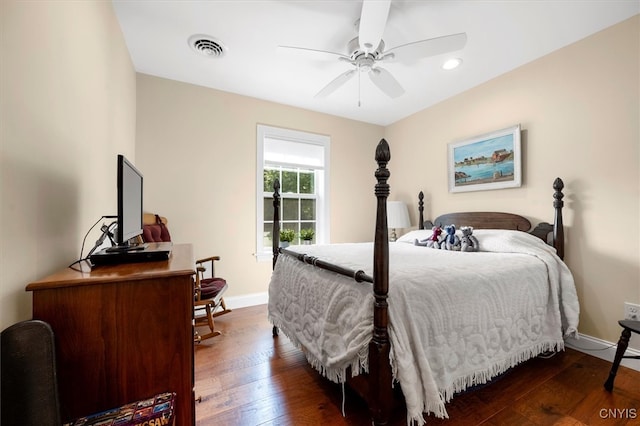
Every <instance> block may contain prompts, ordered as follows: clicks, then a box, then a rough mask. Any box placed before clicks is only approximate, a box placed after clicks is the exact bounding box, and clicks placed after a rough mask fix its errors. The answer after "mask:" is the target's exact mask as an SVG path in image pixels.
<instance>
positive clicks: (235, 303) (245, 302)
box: [224, 291, 269, 309]
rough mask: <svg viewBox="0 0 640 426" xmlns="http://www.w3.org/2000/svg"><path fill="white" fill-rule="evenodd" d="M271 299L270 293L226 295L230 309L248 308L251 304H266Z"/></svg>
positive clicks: (225, 301)
mask: <svg viewBox="0 0 640 426" xmlns="http://www.w3.org/2000/svg"><path fill="white" fill-rule="evenodd" d="M268 300H269V293H267V292H266V291H265V292H263V293H253V294H245V295H244V296H228V297H227V296H224V303H225V304H226V305H227V308H229V309H239V308H247V307H249V306H256V305H265V304H266V303H267V302H268Z"/></svg>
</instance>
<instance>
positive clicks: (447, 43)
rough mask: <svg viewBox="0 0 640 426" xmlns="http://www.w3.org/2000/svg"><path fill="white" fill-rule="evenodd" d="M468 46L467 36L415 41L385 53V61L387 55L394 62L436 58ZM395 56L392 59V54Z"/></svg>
mask: <svg viewBox="0 0 640 426" xmlns="http://www.w3.org/2000/svg"><path fill="white" fill-rule="evenodd" d="M466 44H467V34H466V33H459V34H451V35H447V36H442V37H436V38H430V39H427V40H420V41H414V42H412V43H407V44H403V45H400V46H397V47H394V48H392V49H389V50H387V51H386V52H385V60H386V59H387V55H389V56H390V58H389V59H394V60H396V61H397V60H412V59H420V58H427V57H429V56H436V55H440V54H443V53H447V52H454V51H456V50H460V49H462V48H463V47H464V46H465V45H466ZM391 53H392V54H393V56H392V57H391V55H390V54H391Z"/></svg>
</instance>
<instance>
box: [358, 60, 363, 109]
mask: <svg viewBox="0 0 640 426" xmlns="http://www.w3.org/2000/svg"><path fill="white" fill-rule="evenodd" d="M360 74H361V73H360V64H358V108H360V91H361V87H362V84H360V78H361V77H360Z"/></svg>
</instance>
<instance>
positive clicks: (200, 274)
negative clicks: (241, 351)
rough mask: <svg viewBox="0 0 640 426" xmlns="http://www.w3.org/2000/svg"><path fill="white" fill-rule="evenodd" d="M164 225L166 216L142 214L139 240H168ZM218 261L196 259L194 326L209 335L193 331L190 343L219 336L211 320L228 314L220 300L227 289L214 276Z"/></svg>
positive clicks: (225, 285) (224, 281)
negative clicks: (141, 228)
mask: <svg viewBox="0 0 640 426" xmlns="http://www.w3.org/2000/svg"><path fill="white" fill-rule="evenodd" d="M167 223H168V221H167V218H166V217H162V216H159V215H156V214H150V213H145V214H144V216H143V225H144V229H143V234H142V239H143V241H144V242H163V241H171V234H170V233H169V229H168V228H167ZM218 260H220V256H210V257H206V258H204V259H198V260H196V275H195V279H194V300H193V305H194V319H195V326H196V327H199V326H208V327H209V332H208V333H206V334H203V335H200V333H199V332H198V331H197V330H194V336H193V340H194V342H195V343H200V342H201V341H202V340H204V339H209V338H211V337H215V336H219V335H220V334H221V333H220V332H219V331H217V330H216V329H215V326H214V322H213V318H214V317H217V316H220V315H224V314H226V313H229V312H231V309H228V308H227V306H226V305H225V303H224V299H223V298H222V295H223V294H224V292H225V291H226V290H227V288H228V285H227V281H226V280H225V279H224V278H220V277H217V276H216V275H215V266H214V262H215V261H218Z"/></svg>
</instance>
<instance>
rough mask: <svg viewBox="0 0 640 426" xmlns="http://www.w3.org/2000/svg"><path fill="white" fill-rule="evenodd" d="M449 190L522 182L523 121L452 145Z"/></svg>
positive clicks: (449, 149)
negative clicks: (521, 135) (521, 148)
mask: <svg viewBox="0 0 640 426" xmlns="http://www.w3.org/2000/svg"><path fill="white" fill-rule="evenodd" d="M448 151H449V153H448V156H449V168H448V173H449V192H468V191H485V190H489V189H503V188H515V187H519V186H521V184H522V169H521V163H520V125H519V124H518V125H517V126H512V127H508V128H506V129H501V130H497V131H495V132H491V133H487V134H484V135H479V136H475V137H472V138H469V139H465V140H461V141H458V142H451V143H449V145H448Z"/></svg>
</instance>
